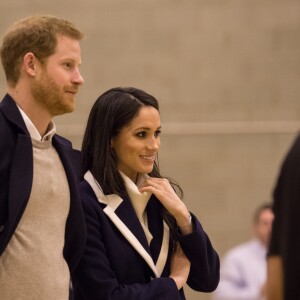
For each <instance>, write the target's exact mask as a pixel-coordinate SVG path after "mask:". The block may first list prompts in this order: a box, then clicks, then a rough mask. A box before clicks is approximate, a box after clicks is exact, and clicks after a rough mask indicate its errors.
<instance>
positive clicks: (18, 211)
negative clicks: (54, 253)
mask: <svg viewBox="0 0 300 300" xmlns="http://www.w3.org/2000/svg"><path fill="white" fill-rule="evenodd" d="M52 143H53V146H54V147H55V149H56V151H57V152H58V154H59V157H60V159H61V161H62V164H63V166H64V169H65V172H66V176H67V179H68V183H69V188H70V196H71V197H70V198H71V203H70V212H69V216H68V219H67V223H66V230H65V246H64V257H65V259H66V261H67V263H68V265H69V269H70V271H73V270H74V269H75V267H76V265H77V263H78V261H79V259H80V256H81V254H82V252H83V250H84V246H85V241H86V227H85V222H84V216H83V211H82V207H81V203H80V198H79V193H78V181H79V177H80V152H79V151H78V150H74V149H72V145H71V143H70V142H69V141H68V140H66V139H64V138H62V137H60V136H58V135H56V134H55V135H54V136H53V139H52ZM32 178H33V150H32V143H31V137H30V135H29V132H28V130H27V128H26V125H25V123H24V120H23V118H22V116H21V114H20V111H19V109H18V107H17V105H16V103H15V102H14V100H13V99H12V98H11V97H10V96H9V95H8V94H7V95H5V97H4V99H3V100H2V102H1V103H0V255H2V253H3V252H4V250H5V248H6V246H7V244H8V243H9V241H10V239H11V237H12V235H13V234H14V232H15V230H16V227H17V226H18V223H19V221H20V219H21V218H22V215H23V212H24V210H25V208H26V205H27V202H28V199H29V197H30V193H31V187H32Z"/></svg>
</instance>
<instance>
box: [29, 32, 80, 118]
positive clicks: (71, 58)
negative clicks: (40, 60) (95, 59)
mask: <svg viewBox="0 0 300 300" xmlns="http://www.w3.org/2000/svg"><path fill="white" fill-rule="evenodd" d="M80 63H81V52H80V44H79V41H77V40H74V39H71V38H69V37H66V36H61V35H58V36H57V46H56V50H55V53H54V54H53V55H51V56H49V57H48V58H47V60H46V62H45V63H44V64H43V65H41V66H40V68H39V72H37V76H36V78H35V81H34V83H33V85H32V88H31V91H32V95H33V97H34V100H35V101H36V102H37V104H39V105H40V106H41V107H43V108H44V109H46V110H47V111H48V112H49V114H50V115H51V116H56V115H61V114H64V113H68V112H72V111H73V110H74V109H75V96H76V94H77V92H78V88H79V86H80V85H82V84H83V82H84V80H83V78H82V76H81V75H80V72H79V65H80Z"/></svg>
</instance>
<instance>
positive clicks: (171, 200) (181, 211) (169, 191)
mask: <svg viewBox="0 0 300 300" xmlns="http://www.w3.org/2000/svg"><path fill="white" fill-rule="evenodd" d="M139 190H140V192H141V193H143V192H151V193H153V194H154V195H155V196H156V198H157V199H158V200H159V201H160V202H161V204H162V205H163V206H164V207H165V208H166V210H167V211H168V212H169V213H170V214H171V215H172V216H173V217H174V218H175V219H176V223H177V225H178V226H179V228H180V231H181V233H182V234H188V233H191V232H192V231H193V226H192V224H191V222H190V213H189V211H188V209H187V207H186V206H185V204H184V203H183V201H182V200H181V199H180V198H179V197H178V195H177V194H176V193H175V191H174V189H173V188H172V186H171V184H170V182H169V181H168V180H167V179H166V178H148V179H147V180H146V181H145V182H144V183H143V185H142V186H140V188H139Z"/></svg>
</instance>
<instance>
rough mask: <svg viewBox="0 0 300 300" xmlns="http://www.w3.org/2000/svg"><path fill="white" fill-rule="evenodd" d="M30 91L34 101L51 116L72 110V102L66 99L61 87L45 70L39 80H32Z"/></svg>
mask: <svg viewBox="0 0 300 300" xmlns="http://www.w3.org/2000/svg"><path fill="white" fill-rule="evenodd" d="M31 92H32V95H33V97H34V99H35V101H36V102H37V103H38V104H39V105H40V106H42V107H44V108H46V109H47V111H48V112H49V113H50V114H51V116H58V115H62V114H65V113H69V112H72V111H73V110H74V102H73V101H70V99H67V97H66V94H64V91H63V88H62V87H60V86H59V85H58V84H57V83H56V82H55V81H54V80H53V79H52V78H51V76H49V74H48V73H46V71H45V73H44V75H43V76H42V77H41V79H40V80H38V81H35V82H34V84H33V85H32V87H31Z"/></svg>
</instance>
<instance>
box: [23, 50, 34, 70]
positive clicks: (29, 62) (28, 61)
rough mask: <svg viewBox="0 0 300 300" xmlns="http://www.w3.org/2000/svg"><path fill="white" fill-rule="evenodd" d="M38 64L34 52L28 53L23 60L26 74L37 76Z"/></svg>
mask: <svg viewBox="0 0 300 300" xmlns="http://www.w3.org/2000/svg"><path fill="white" fill-rule="evenodd" d="M36 62H37V59H36V57H35V55H34V54H33V53H32V52H28V53H26V54H25V55H24V58H23V67H24V70H25V72H26V73H27V74H28V75H30V76H35V74H36Z"/></svg>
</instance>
